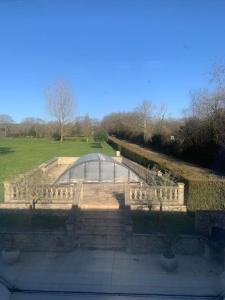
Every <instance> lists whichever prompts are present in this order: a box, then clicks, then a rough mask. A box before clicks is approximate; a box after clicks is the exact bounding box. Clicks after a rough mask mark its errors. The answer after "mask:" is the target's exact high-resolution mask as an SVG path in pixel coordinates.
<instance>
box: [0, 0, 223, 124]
mask: <svg viewBox="0 0 225 300" xmlns="http://www.w3.org/2000/svg"><path fill="white" fill-rule="evenodd" d="M224 37H225V1H224V0H104V1H103V0H82V1H80V0H73V1H72V0H0V114H1V113H7V114H10V115H11V116H12V117H13V118H14V119H15V120H16V121H20V120H22V119H23V118H25V117H27V116H33V117H41V118H49V117H48V114H47V113H46V104H45V103H46V99H45V90H46V88H47V86H48V85H49V84H51V83H53V82H54V81H55V80H56V79H57V78H59V77H64V78H65V79H66V80H68V81H69V83H70V85H71V86H72V88H73V90H74V92H75V94H76V98H77V102H78V107H77V114H79V115H84V114H86V113H89V114H90V116H92V117H97V118H101V117H103V116H104V115H105V114H108V113H110V112H112V111H128V110H132V109H133V108H134V107H136V106H137V105H138V103H140V102H141V101H143V100H144V99H153V100H154V102H155V103H156V104H157V103H160V102H165V103H167V105H168V108H169V112H170V114H171V116H179V115H180V113H181V111H182V109H183V108H185V107H186V106H187V105H188V102H189V91H190V90H192V89H195V88H198V87H203V86H207V84H208V74H207V72H208V71H209V69H210V66H211V65H212V63H214V62H223V63H224V61H225V38H224Z"/></svg>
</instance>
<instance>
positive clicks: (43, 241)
mask: <svg viewBox="0 0 225 300" xmlns="http://www.w3.org/2000/svg"><path fill="white" fill-rule="evenodd" d="M9 239H12V240H13V242H14V244H15V246H16V247H17V248H18V249H19V250H21V251H69V250H72V248H73V238H72V236H71V234H70V233H68V232H67V231H54V232H10V233H8V232H7V233H2V232H0V250H2V249H3V248H5V247H7V246H8V241H9Z"/></svg>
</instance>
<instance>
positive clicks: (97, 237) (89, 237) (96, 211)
mask: <svg viewBox="0 0 225 300" xmlns="http://www.w3.org/2000/svg"><path fill="white" fill-rule="evenodd" d="M123 201H124V187H123V185H115V184H84V186H83V199H82V202H81V203H80V212H79V214H78V218H77V222H76V236H77V245H78V247H81V248H88V249H108V250H122V249H124V248H125V245H126V234H125V225H124V216H123Z"/></svg>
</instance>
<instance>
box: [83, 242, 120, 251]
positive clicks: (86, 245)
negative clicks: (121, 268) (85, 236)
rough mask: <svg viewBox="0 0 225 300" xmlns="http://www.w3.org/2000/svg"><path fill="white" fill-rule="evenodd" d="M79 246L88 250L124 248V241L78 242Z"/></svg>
mask: <svg viewBox="0 0 225 300" xmlns="http://www.w3.org/2000/svg"><path fill="white" fill-rule="evenodd" d="M78 247H79V248H83V249H89V250H124V249H125V243H121V244H105V243H104V244H101V243H92V244H90V243H80V244H78Z"/></svg>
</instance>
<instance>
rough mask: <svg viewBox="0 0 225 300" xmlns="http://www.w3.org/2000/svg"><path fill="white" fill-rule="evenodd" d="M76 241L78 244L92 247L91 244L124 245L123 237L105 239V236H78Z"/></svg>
mask: <svg viewBox="0 0 225 300" xmlns="http://www.w3.org/2000/svg"><path fill="white" fill-rule="evenodd" d="M76 243H77V244H78V245H87V246H89V247H92V246H93V245H95V246H97V245H100V246H103V245H105V246H115V245H117V246H120V247H121V246H123V245H125V239H106V238H97V237H95V236H94V237H92V238H90V237H89V238H84V237H82V238H80V239H77V241H76Z"/></svg>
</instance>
